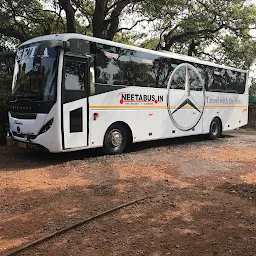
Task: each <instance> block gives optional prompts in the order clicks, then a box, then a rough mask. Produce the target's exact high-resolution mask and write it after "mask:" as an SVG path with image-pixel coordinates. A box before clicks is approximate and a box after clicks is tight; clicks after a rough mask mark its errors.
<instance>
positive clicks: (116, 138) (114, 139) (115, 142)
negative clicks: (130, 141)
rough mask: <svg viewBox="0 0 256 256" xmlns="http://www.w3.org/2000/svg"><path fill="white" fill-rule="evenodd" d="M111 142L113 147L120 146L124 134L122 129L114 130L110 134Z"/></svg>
mask: <svg viewBox="0 0 256 256" xmlns="http://www.w3.org/2000/svg"><path fill="white" fill-rule="evenodd" d="M109 142H110V145H111V146H113V147H116V148H117V147H120V146H121V145H122V142H123V135H122V133H121V132H120V131H118V130H113V131H111V132H110V134H109Z"/></svg>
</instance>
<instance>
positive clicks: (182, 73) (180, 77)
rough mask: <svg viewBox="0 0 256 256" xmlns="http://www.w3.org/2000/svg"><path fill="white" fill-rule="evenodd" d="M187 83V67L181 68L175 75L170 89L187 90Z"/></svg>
mask: <svg viewBox="0 0 256 256" xmlns="http://www.w3.org/2000/svg"><path fill="white" fill-rule="evenodd" d="M185 82H186V67H184V66H183V67H180V68H179V69H177V70H176V71H175V73H174V74H173V77H172V80H171V85H170V88H172V89H185Z"/></svg>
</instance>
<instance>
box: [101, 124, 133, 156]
mask: <svg viewBox="0 0 256 256" xmlns="http://www.w3.org/2000/svg"><path fill="white" fill-rule="evenodd" d="M127 142H128V136H127V132H126V130H125V128H124V127H123V126H122V125H120V124H113V125H111V126H110V127H109V128H108V129H107V131H106V133H105V136H104V143H103V150H104V152H105V153H106V154H110V155H115V154H120V153H122V152H123V151H124V149H125V148H126V146H127Z"/></svg>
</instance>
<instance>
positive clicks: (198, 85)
mask: <svg viewBox="0 0 256 256" xmlns="http://www.w3.org/2000/svg"><path fill="white" fill-rule="evenodd" d="M188 79H189V80H188V82H189V85H190V89H191V90H194V91H202V90H203V85H202V82H201V80H200V78H199V76H198V74H197V73H196V72H195V71H194V70H192V69H190V68H188Z"/></svg>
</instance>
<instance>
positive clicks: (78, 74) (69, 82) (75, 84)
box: [64, 60, 85, 90]
mask: <svg viewBox="0 0 256 256" xmlns="http://www.w3.org/2000/svg"><path fill="white" fill-rule="evenodd" d="M64 84H65V89H66V90H84V89H85V64H84V63H81V62H75V61H73V60H66V63H65V77H64Z"/></svg>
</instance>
